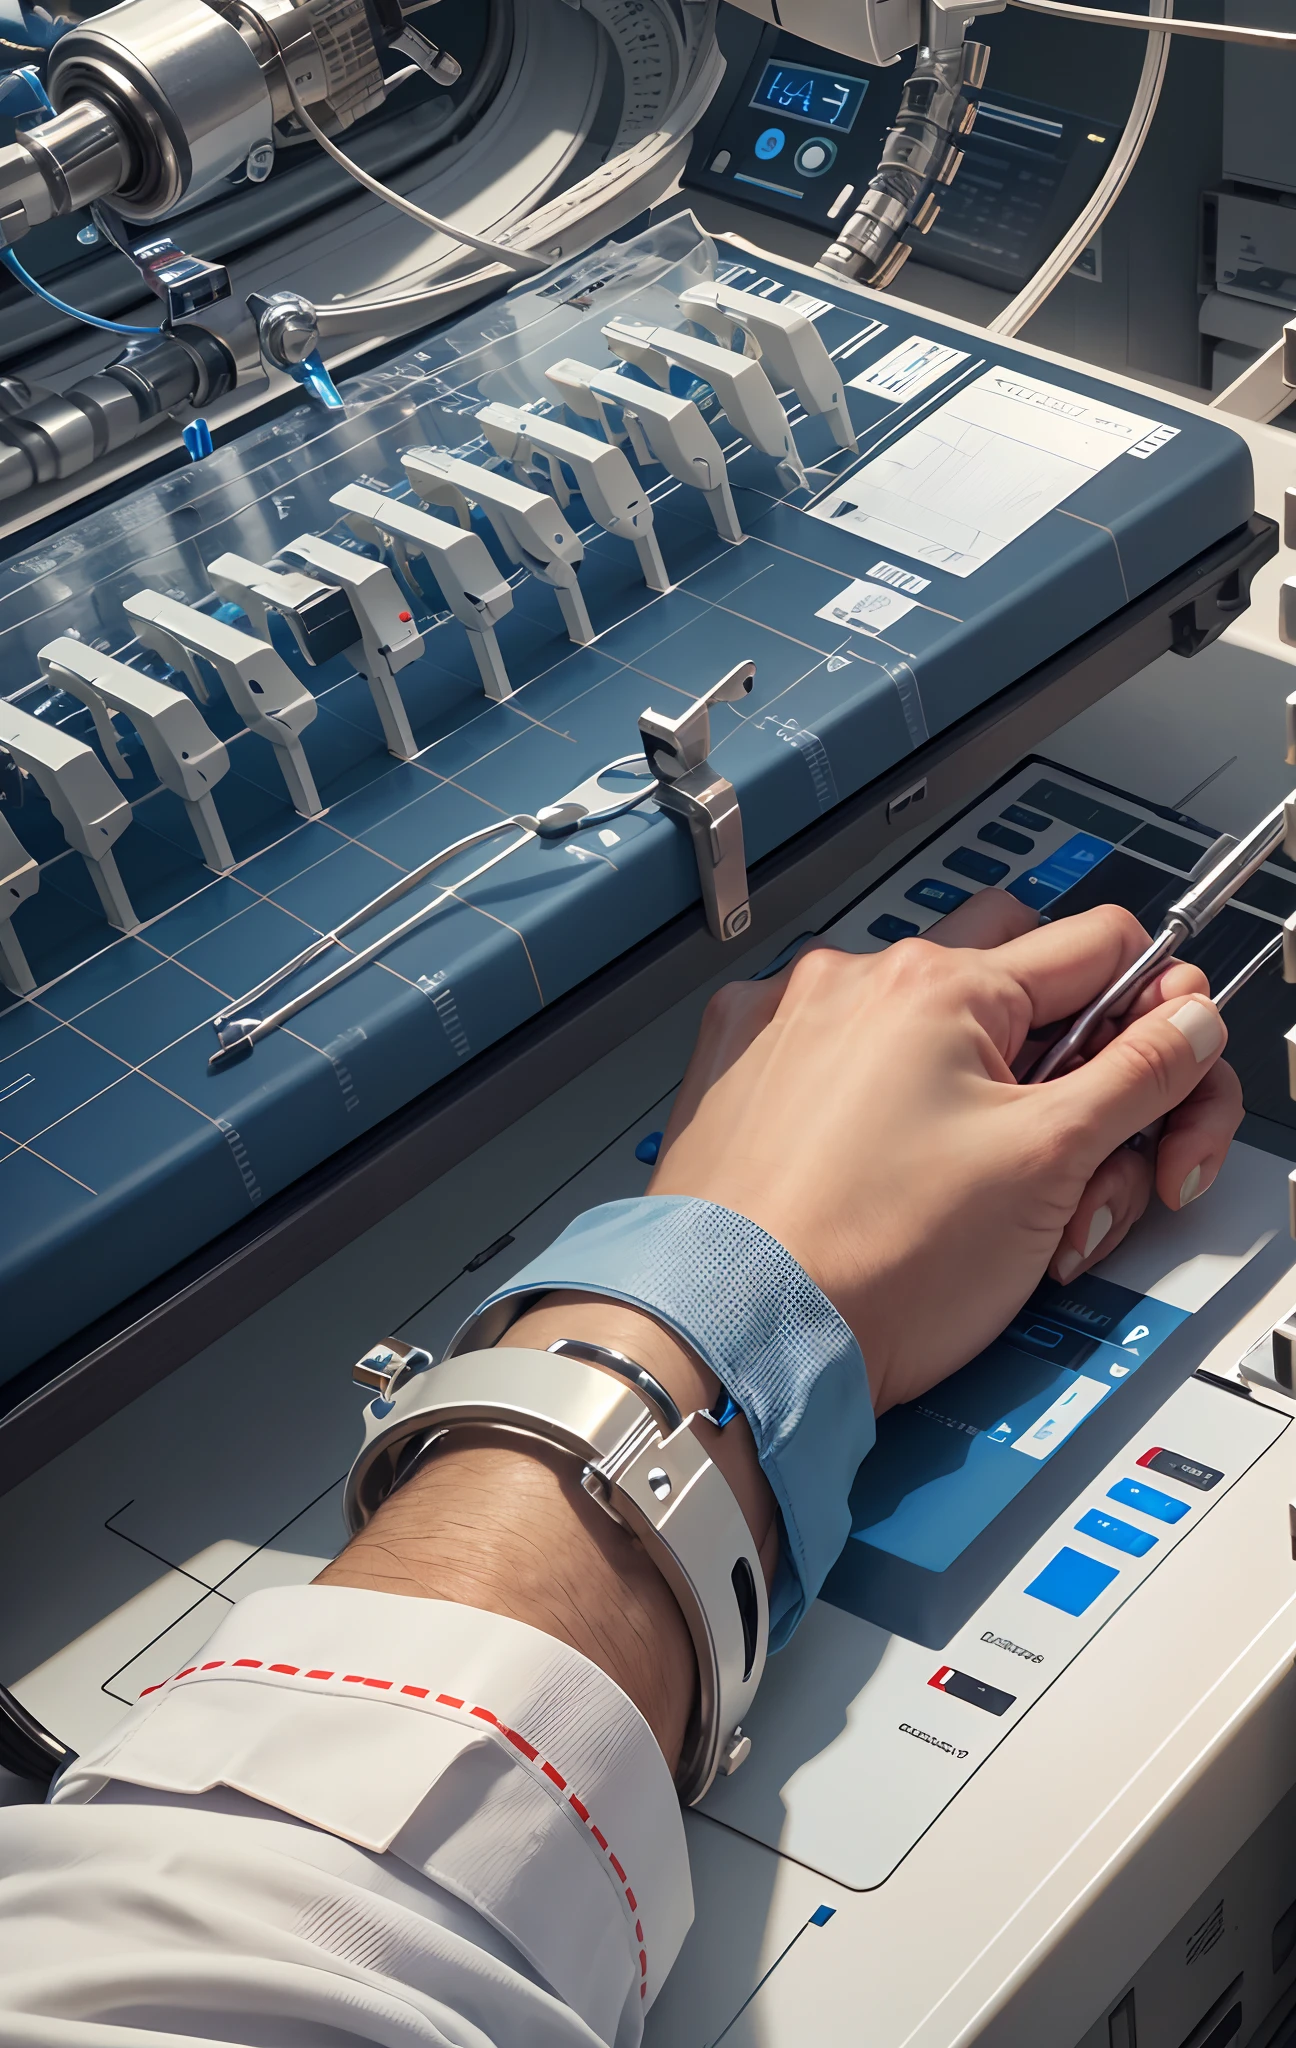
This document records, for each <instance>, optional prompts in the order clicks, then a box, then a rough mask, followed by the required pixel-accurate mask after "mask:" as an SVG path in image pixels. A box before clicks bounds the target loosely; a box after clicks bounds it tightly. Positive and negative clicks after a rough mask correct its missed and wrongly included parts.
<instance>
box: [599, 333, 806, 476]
mask: <svg viewBox="0 0 1296 2048" xmlns="http://www.w3.org/2000/svg"><path fill="white" fill-rule="evenodd" d="M603 339H604V341H605V342H606V343H607V345H608V347H609V348H610V349H611V351H612V353H613V355H614V356H620V358H621V360H622V361H623V362H626V363H632V364H633V365H634V367H635V368H636V369H638V370H642V371H643V373H644V375H645V376H646V377H651V379H652V381H653V382H654V384H660V386H661V387H662V390H663V391H667V390H669V389H670V373H671V370H672V368H679V369H681V370H689V371H691V372H692V374H693V375H694V376H695V377H700V378H701V379H702V381H703V383H705V384H709V385H710V386H711V389H712V390H713V391H714V392H715V395H716V398H717V399H718V401H719V404H720V410H721V411H722V412H723V413H724V415H725V417H726V419H727V420H728V421H729V424H730V425H731V426H732V427H733V428H734V430H735V432H736V433H739V434H741V435H742V437H743V439H744V441H747V442H750V444H751V446H752V447H753V448H758V449H759V450H760V452H761V454H762V455H768V456H769V457H770V458H771V460H772V461H773V462H775V463H776V464H777V465H778V471H779V475H780V476H781V477H782V479H783V482H784V484H785V485H786V487H787V488H788V489H789V490H807V489H808V488H809V485H808V482H807V479H806V473H805V468H804V466H803V464H802V461H801V457H800V455H799V454H798V452H797V444H796V442H795V440H794V439H793V437H792V427H791V423H790V422H789V420H788V416H787V414H786V413H785V412H784V410H783V408H782V406H781V405H780V404H779V402H778V396H777V394H776V392H775V390H774V386H773V385H772V384H771V383H770V380H769V378H768V377H767V376H766V375H765V372H764V370H763V369H762V368H761V366H760V364H759V363H758V362H757V361H756V359H755V357H754V356H744V355H739V354H738V352H737V351H736V350H735V349H731V348H718V347H717V346H716V344H715V343H714V342H713V341H700V340H699V339H698V337H697V336H696V335H695V334H677V333H676V332H675V330H674V329H673V328H670V327H648V326H645V325H644V324H643V322H642V321H638V320H609V321H608V324H607V326H606V327H605V328H604V329H603Z"/></svg>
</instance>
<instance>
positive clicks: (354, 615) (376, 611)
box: [207, 533, 423, 761]
mask: <svg viewBox="0 0 1296 2048" xmlns="http://www.w3.org/2000/svg"><path fill="white" fill-rule="evenodd" d="M283 552H284V553H285V554H286V555H290V556H292V557H293V558H294V559H295V560H297V561H300V562H305V563H306V564H307V565H308V566H309V567H310V568H312V569H313V570H314V571H315V574H314V575H313V576H307V575H305V574H303V572H302V571H301V570H300V569H290V570H287V571H285V570H282V569H263V568H261V567H259V565H258V564H257V563H256V562H249V561H247V560H246V559H245V558H244V556H242V555H218V556H217V558H216V560H215V561H214V562H209V563H208V564H207V574H208V576H209V577H210V578H211V583H212V588H213V590H215V591H217V592H218V593H219V595H220V596H221V597H224V598H227V599H228V600H229V601H230V603H231V604H236V605H238V606H239V608H240V610H242V611H245V612H246V613H247V615H248V619H249V620H250V622H251V624H252V627H253V630H254V631H255V632H257V633H259V634H260V635H261V638H262V639H263V640H266V641H268V640H269V638H270V613H271V612H275V613H276V614H277V615H278V616H279V618H281V619H282V620H283V622H284V624H285V625H286V626H287V628H288V630H289V632H290V633H291V634H292V637H293V640H294V642H295V644H296V647H297V651H298V653H299V654H300V655H301V657H302V659H303V661H306V662H308V663H309V665H310V666H311V667H312V668H318V667H319V665H320V663H321V662H325V661H331V660H332V659H333V657H334V655H339V654H340V655H343V656H345V658H346V659H347V660H348V661H349V662H350V663H351V665H352V667H353V668H355V669H356V670H357V671H358V672H359V673H360V674H361V675H362V676H363V677H364V679H365V681H366V682H367V683H368V685H369V694H370V696H371V697H372V698H373V701H374V709H375V710H376V711H377V713H378V718H379V722H380V724H381V725H382V729H383V738H384V739H385V740H386V742H387V751H388V753H389V754H394V755H395V757H396V759H397V760H398V761H411V760H413V758H414V756H415V754H416V753H417V752H418V744H417V742H416V740H415V738H414V734H413V731H412V730H411V727H410V722H409V715H408V713H407V712H406V709H405V704H404V701H403V699H402V697H401V694H400V691H399V689H398V688H397V684H396V676H397V673H398V671H399V670H400V669H403V668H406V667H408V665H409V663H410V662H411V661H417V659H418V657H419V655H420V654H421V653H422V652H423V637H422V635H421V634H420V633H418V632H416V630H415V628H414V623H413V613H412V612H411V611H410V609H409V606H408V605H407V604H406V602H405V599H404V598H403V597H402V595H401V592H400V589H399V587H398V585H397V582H396V579H395V577H394V576H393V575H392V573H391V570H390V569H389V568H387V566H386V564H385V563H383V562H371V561H369V560H368V559H367V558H366V557H365V556H363V555H354V554H352V553H351V551H350V549H349V548H340V547H338V546H337V544H336V542H334V541H328V540H320V539H319V538H318V537H317V536H316V535H315V534H313V533H312V534H306V535H304V536H303V537H302V539H301V540H298V541H293V542H290V544H289V545H288V546H287V547H286V548H285V549H284V551H283Z"/></svg>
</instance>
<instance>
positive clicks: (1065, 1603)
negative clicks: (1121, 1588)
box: [1026, 1547, 1118, 1614]
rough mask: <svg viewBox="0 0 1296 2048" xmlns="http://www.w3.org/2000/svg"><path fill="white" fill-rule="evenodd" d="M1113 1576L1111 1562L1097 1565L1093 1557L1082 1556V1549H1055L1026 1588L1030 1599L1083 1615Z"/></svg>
mask: <svg viewBox="0 0 1296 2048" xmlns="http://www.w3.org/2000/svg"><path fill="white" fill-rule="evenodd" d="M1117 1575H1118V1574H1117V1567H1116V1566H1115V1565H1114V1564H1099V1562H1098V1559H1097V1558H1096V1557H1086V1556H1085V1554H1084V1552H1083V1551H1081V1550H1072V1549H1070V1548H1069V1547H1068V1548H1067V1549H1064V1550H1059V1552H1058V1554H1057V1556H1056V1557H1055V1558H1053V1559H1052V1560H1051V1562H1050V1563H1048V1564H1046V1565H1045V1567H1044V1569H1043V1571H1042V1572H1041V1573H1040V1575H1039V1577H1038V1578H1037V1579H1032V1580H1031V1583H1030V1585H1029V1586H1027V1588H1026V1591H1027V1592H1028V1593H1029V1594H1030V1596H1031V1598H1032V1600H1043V1601H1045V1602H1046V1603H1047V1605H1048V1606H1050V1607H1060V1608H1061V1610H1062V1612H1063V1614H1083V1613H1084V1611H1085V1608H1086V1607H1091V1606H1092V1605H1093V1603H1094V1601H1095V1600H1096V1599H1097V1598H1098V1595H1099V1594H1100V1593H1102V1592H1105V1591H1106V1589H1107V1587H1108V1586H1110V1584H1111V1582H1112V1580H1113V1579H1114V1578H1116V1577H1117Z"/></svg>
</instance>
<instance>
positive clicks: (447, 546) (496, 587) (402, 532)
mask: <svg viewBox="0 0 1296 2048" xmlns="http://www.w3.org/2000/svg"><path fill="white" fill-rule="evenodd" d="M329 503H330V504H331V505H336V506H337V508H338V510H339V511H340V512H342V513H344V514H345V516H346V522H347V525H348V526H349V527H350V528H351V531H352V532H353V533H354V534H355V535H356V537H357V539H359V540H363V541H368V542H370V543H371V544H373V545H374V546H377V547H386V548H390V550H391V554H392V559H393V560H394V561H395V563H396V567H397V569H398V570H399V571H400V573H401V575H402V576H403V577H404V578H405V581H406V583H407V584H408V585H409V587H410V589H411V590H417V589H418V587H419V585H418V579H417V577H416V576H415V575H414V573H413V571H412V569H411V567H410V559H409V558H410V556H411V555H421V556H422V558H423V560H424V561H425V562H426V563H427V566H428V568H429V570H430V571H431V573H432V575H433V576H434V577H435V579H436V585H437V588H438V590H439V591H440V592H441V595H442V597H443V598H444V599H445V601H446V603H447V604H448V605H449V607H450V610H451V611H452V612H453V613H454V615H455V617H456V618H457V619H458V621H459V623H460V625H461V626H463V627H464V628H465V629H466V631H467V634H468V644H469V646H470V647H471V648H472V651H473V658H474V660H475V661H476V663H477V672H478V674H479V675H480V676H481V679H482V688H483V690H484V691H485V692H486V695H487V696H488V697H489V698H490V699H491V700H492V702H494V703H497V704H498V703H502V702H503V700H504V699H505V698H506V697H511V696H512V694H513V685H512V684H511V683H510V681H509V678H508V670H507V669H506V668H505V666H504V657H503V655H502V654H501V653H500V650H499V642H498V640H497V639H496V638H495V628H496V626H497V625H498V624H499V622H500V620H501V619H503V618H506V617H507V616H508V614H509V613H510V612H511V611H512V609H513V592H512V590H511V589H510V588H509V584H508V579H507V577H505V576H503V575H502V574H501V572H500V571H499V569H497V568H496V566H495V563H494V562H493V561H492V560H491V553H490V549H489V548H488V547H487V545H486V543H485V541H484V540H483V539H482V537H481V535H480V534H478V533H469V532H465V530H464V528H463V527H462V526H460V525H458V524H454V525H452V524H451V522H450V521H449V520H448V519H438V518H437V516H436V514H435V513H432V512H425V511H424V510H423V509H422V507H421V506H419V505H412V504H411V503H410V502H409V500H408V499H407V498H389V497H386V496H385V495H384V494H383V492H381V491H375V490H371V489H370V488H369V487H368V485H366V484H346V485H344V486H343V488H342V489H341V490H340V491H335V492H334V493H333V496H332V497H331V498H330V500H329Z"/></svg>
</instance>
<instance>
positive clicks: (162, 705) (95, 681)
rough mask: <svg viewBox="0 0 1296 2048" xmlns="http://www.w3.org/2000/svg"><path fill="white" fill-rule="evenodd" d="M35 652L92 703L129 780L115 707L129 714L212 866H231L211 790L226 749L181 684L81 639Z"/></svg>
mask: <svg viewBox="0 0 1296 2048" xmlns="http://www.w3.org/2000/svg"><path fill="white" fill-rule="evenodd" d="M36 658H37V660H38V661H39V662H40V665H41V673H42V675H43V676H44V677H45V678H46V680H47V681H48V682H49V683H51V684H52V685H53V686H54V688H55V689H58V690H66V691H68V693H69V694H70V695H71V696H73V697H78V698H79V699H80V700H81V702H82V703H83V704H84V705H86V706H87V708H88V710H89V712H90V716H91V717H92V718H93V719H94V723H95V731H96V732H97V733H98V735H99V744H100V745H101V747H102V748H103V750H104V755H105V757H106V759H107V762H108V766H109V767H110V768H111V769H112V772H113V774H114V775H115V776H116V777H117V779H118V781H119V782H127V781H129V780H130V779H131V769H130V764H129V763H128V762H127V761H126V760H125V759H124V758H123V756H122V753H121V750H120V748H119V747H118V745H117V734H116V732H115V730H114V728H113V722H112V721H113V713H114V712H117V713H119V714H120V715H121V716H122V717H124V718H128V719H129V720H130V722H131V724H132V725H133V726H134V727H135V730H136V732H137V733H138V734H139V736H140V738H141V740H142V741H143V742H144V751H145V753H146V754H147V755H148V757H149V760H150V762H151V763H152V765H153V772H154V774H155V775H156V776H157V779H158V781H159V782H160V783H161V784H162V785H163V787H164V788H165V789H169V790H170V791H171V792H172V794H173V795H175V796H178V797H179V799H180V801H181V803H182V804H183V805H184V807H185V810H186V811H187V813H188V816H189V822H190V824H191V825H192V826H193V829H194V836H195V838H196V839H197V841H198V846H199V850H200V851H201V853H202V857H203V860H204V861H205V862H206V864H207V866H208V867H209V868H211V869H212V870H213V871H214V872H215V873H216V874H218V875H220V874H224V873H225V871H226V869H228V868H232V867H233V865H234V855H233V853H232V852H231V850H230V843H229V840H228V839H227V838H226V836H225V827H224V826H223V825H222V824H221V821H220V815H219V813H218V812H217V809H216V804H215V801H214V799H213V797H212V790H213V789H214V788H215V786H216V784H217V783H218V782H219V781H220V780H221V777H222V776H223V775H225V774H226V773H227V772H228V769H229V755H228V754H227V752H226V751H225V748H224V746H223V745H222V743H221V741H220V740H218V739H217V737H216V735H215V733H214V732H212V731H211V729H210V727H209V726H208V724H207V721H206V719H205V718H204V717H203V715H202V713H201V712H200V711H199V710H198V708H197V706H196V705H195V704H194V703H193V702H192V701H191V699H190V698H188V697H186V696H185V694H184V692H183V690H173V689H171V688H170V686H169V685H168V684H166V683H159V682H155V681H154V679H153V677H152V676H146V675H142V674H141V672H140V671H139V669H136V668H127V666H126V664H125V662H124V661H117V660H115V659H114V658H113V656H112V655H111V654H103V653H101V652H100V650H99V649H98V648H97V647H87V646H86V644H85V642H84V641H82V640H70V639H60V640H51V641H50V642H49V644H48V645H47V646H45V647H42V648H41V649H40V651H39V653H38V655H37V657H36Z"/></svg>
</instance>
